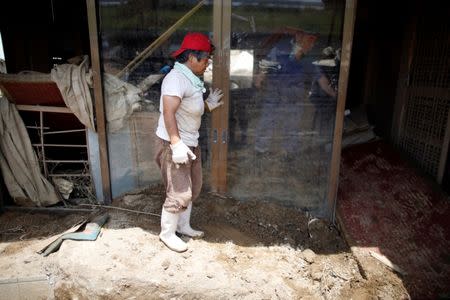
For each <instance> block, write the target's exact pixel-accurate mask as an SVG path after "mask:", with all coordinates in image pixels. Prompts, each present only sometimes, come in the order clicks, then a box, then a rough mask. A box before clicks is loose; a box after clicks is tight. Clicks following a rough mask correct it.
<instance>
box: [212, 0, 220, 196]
mask: <svg viewBox="0 0 450 300" xmlns="http://www.w3.org/2000/svg"><path fill="white" fill-rule="evenodd" d="M221 28H222V0H214V3H213V44H214V46H215V47H216V49H215V53H214V56H213V78H212V79H213V80H212V85H213V87H220V86H221V82H222V72H221V67H222V66H221V49H222V43H221V41H222V32H221ZM220 119H221V115H220V113H219V112H218V111H213V112H212V113H211V133H210V137H211V141H210V146H211V190H212V191H213V192H217V191H218V190H219V176H220V175H219V152H220V147H219V145H220V144H219V127H220V121H221V120H220Z"/></svg>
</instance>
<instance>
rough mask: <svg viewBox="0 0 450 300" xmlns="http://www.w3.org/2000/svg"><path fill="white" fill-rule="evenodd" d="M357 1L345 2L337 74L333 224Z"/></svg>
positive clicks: (330, 189)
mask: <svg viewBox="0 0 450 300" xmlns="http://www.w3.org/2000/svg"><path fill="white" fill-rule="evenodd" d="M356 2H357V0H347V1H346V2H345V15H344V29H343V30H344V36H343V41H342V53H341V66H340V73H339V87H338V99H337V107H336V120H335V126H334V137H333V150H332V153H331V165H330V173H329V180H328V197H327V198H328V199H327V200H328V208H329V211H330V217H331V218H330V219H332V221H333V222H334V217H335V216H334V212H335V206H336V198H337V190H338V178H339V164H340V162H341V147H342V133H343V128H344V110H345V100H346V97H347V85H348V76H349V73H350V58H351V53H352V44H353V33H354V27H355V17H356Z"/></svg>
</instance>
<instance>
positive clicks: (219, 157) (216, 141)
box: [211, 0, 231, 193]
mask: <svg viewBox="0 0 450 300" xmlns="http://www.w3.org/2000/svg"><path fill="white" fill-rule="evenodd" d="M213 16H214V29H213V30H214V46H215V47H216V50H215V55H214V59H213V87H214V88H220V89H221V90H222V92H223V98H222V99H223V101H224V105H222V106H220V107H219V108H217V109H216V110H214V111H213V112H212V118H211V123H212V126H211V130H212V132H211V139H212V140H211V188H212V190H213V191H214V192H219V193H224V192H226V189H227V159H228V113H229V111H228V110H229V99H230V86H229V82H230V80H229V79H230V70H229V65H230V31H231V0H215V1H214V11H213Z"/></svg>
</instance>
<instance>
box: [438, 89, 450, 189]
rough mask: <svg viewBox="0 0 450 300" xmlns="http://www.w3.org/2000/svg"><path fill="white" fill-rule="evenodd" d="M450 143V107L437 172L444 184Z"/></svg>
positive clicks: (448, 94) (447, 96) (440, 182)
mask: <svg viewBox="0 0 450 300" xmlns="http://www.w3.org/2000/svg"><path fill="white" fill-rule="evenodd" d="M448 91H449V89H447V95H446V96H445V99H450V93H449V92H448ZM449 144H450V109H449V110H448V115H447V126H446V128H445V135H444V141H443V142H442V148H441V156H440V158H439V167H438V174H437V182H438V183H439V184H442V180H443V179H444V173H445V166H446V165H447V159H448V153H449V151H448V147H449Z"/></svg>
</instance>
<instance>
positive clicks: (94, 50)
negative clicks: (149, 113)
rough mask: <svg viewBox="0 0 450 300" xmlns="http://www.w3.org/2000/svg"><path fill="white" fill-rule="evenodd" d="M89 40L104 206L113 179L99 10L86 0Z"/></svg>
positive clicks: (109, 199) (106, 202) (93, 1)
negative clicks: (101, 58) (99, 37)
mask: <svg viewBox="0 0 450 300" xmlns="http://www.w3.org/2000/svg"><path fill="white" fill-rule="evenodd" d="M86 6H87V14H88V23H89V40H90V45H91V64H92V75H93V81H94V99H95V116H96V119H97V124H96V127H97V134H98V146H99V153H100V169H101V170H100V171H101V176H102V190H103V204H110V203H111V179H110V173H109V156H108V139H107V135H106V118H105V105H104V103H105V102H104V100H103V88H102V78H101V71H100V54H99V48H98V31H97V9H96V7H95V0H86Z"/></svg>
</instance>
